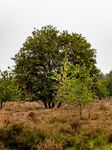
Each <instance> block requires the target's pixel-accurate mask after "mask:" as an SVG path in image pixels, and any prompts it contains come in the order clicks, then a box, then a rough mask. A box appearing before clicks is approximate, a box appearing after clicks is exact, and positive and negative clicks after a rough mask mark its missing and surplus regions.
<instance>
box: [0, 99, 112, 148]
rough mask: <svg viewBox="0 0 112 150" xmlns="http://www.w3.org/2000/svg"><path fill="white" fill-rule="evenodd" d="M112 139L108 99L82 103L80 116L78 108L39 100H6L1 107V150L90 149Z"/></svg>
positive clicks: (103, 146) (111, 111)
mask: <svg viewBox="0 0 112 150" xmlns="http://www.w3.org/2000/svg"><path fill="white" fill-rule="evenodd" d="M89 117H90V118H89ZM104 141H105V142H104ZM111 143H112V102H111V101H109V100H108V101H106V100H103V101H98V100H95V101H93V102H92V104H91V105H90V106H85V107H84V108H83V117H82V119H80V115H79V112H78V110H77V108H75V107H73V106H70V105H67V104H62V106H61V107H60V108H56V107H55V108H53V109H45V108H44V106H43V104H42V103H41V102H39V103H36V102H32V103H30V102H25V103H22V102H18V103H15V102H7V103H6V105H5V106H4V107H3V109H1V110H0V150H1V149H3V150H5V149H6V148H7V149H12V150H14V149H16V150H66V149H67V148H69V147H74V149H76V148H77V149H78V150H92V149H95V148H96V147H97V148H99V149H105V147H106V144H109V147H110V146H111ZM107 146H108V145H107Z"/></svg>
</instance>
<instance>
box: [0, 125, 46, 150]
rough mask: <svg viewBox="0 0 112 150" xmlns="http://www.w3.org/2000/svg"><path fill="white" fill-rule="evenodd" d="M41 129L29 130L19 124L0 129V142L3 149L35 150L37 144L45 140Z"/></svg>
mask: <svg viewBox="0 0 112 150" xmlns="http://www.w3.org/2000/svg"><path fill="white" fill-rule="evenodd" d="M45 136H46V135H45V133H44V131H43V129H41V128H40V129H37V128H35V127H33V128H30V127H28V126H24V124H23V123H21V124H18V123H16V124H12V125H8V126H6V127H4V128H3V129H0V140H1V141H2V142H4V143H5V146H4V147H5V148H11V149H16V150H23V149H24V150H31V149H33V150H37V144H38V143H40V142H41V141H44V139H45Z"/></svg>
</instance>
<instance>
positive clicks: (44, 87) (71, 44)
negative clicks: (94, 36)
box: [12, 25, 97, 107]
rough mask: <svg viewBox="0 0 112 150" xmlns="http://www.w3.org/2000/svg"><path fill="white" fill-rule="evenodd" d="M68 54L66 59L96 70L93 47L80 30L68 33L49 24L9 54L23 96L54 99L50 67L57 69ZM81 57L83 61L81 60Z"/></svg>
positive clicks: (51, 69) (49, 100)
mask: <svg viewBox="0 0 112 150" xmlns="http://www.w3.org/2000/svg"><path fill="white" fill-rule="evenodd" d="M65 54H67V55H68V62H69V63H72V64H73V65H76V64H77V65H79V66H82V65H83V62H84V63H85V66H86V67H87V68H90V64H91V62H92V63H93V68H92V70H91V75H93V74H96V73H97V68H96V66H95V64H96V60H95V58H96V55H95V54H96V50H95V49H91V44H90V43H87V41H86V40H85V38H84V37H82V36H81V35H79V34H76V33H72V34H69V33H68V32H67V31H63V32H59V31H58V30H56V28H55V27H53V26H51V25H48V26H46V27H42V29H41V30H38V29H37V30H36V29H35V30H34V31H33V32H32V37H31V36H29V37H28V38H27V39H26V41H25V43H24V44H23V47H22V48H21V49H20V50H19V52H18V53H17V54H16V55H15V57H14V58H12V59H13V60H14V61H15V64H16V65H15V69H14V73H15V78H16V83H17V84H18V85H19V88H21V89H22V96H23V98H25V97H29V98H30V99H31V100H36V99H37V98H38V99H40V100H42V101H43V102H44V104H45V106H46V107H47V102H49V104H50V102H51V101H53V98H54V97H53V95H55V93H56V89H55V88H54V85H55V84H57V82H56V81H55V80H52V79H51V78H49V77H51V76H52V75H53V71H55V72H57V73H59V72H60V67H61V66H62V60H63V58H64V57H65ZM82 60H83V61H82Z"/></svg>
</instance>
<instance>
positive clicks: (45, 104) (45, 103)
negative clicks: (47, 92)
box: [43, 101, 47, 109]
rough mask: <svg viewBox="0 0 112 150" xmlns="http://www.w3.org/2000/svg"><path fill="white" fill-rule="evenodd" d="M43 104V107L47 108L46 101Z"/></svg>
mask: <svg viewBox="0 0 112 150" xmlns="http://www.w3.org/2000/svg"><path fill="white" fill-rule="evenodd" d="M43 104H44V106H45V108H46V109H47V102H46V101H44V102H43Z"/></svg>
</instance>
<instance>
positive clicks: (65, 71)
mask: <svg viewBox="0 0 112 150" xmlns="http://www.w3.org/2000/svg"><path fill="white" fill-rule="evenodd" d="M91 69H92V65H91V67H90V69H89V70H87V67H86V66H85V64H84V63H83V66H82V67H80V66H79V65H76V66H74V65H73V64H69V63H68V60H67V58H66V57H65V59H64V61H63V67H61V73H60V74H57V73H56V72H55V77H53V78H55V79H56V80H57V81H59V83H60V84H59V86H57V87H56V88H57V95H56V100H57V101H59V102H65V103H68V104H73V105H75V106H76V107H77V108H78V110H79V112H80V118H81V117H82V107H83V106H84V105H85V104H90V102H91V100H92V95H93V93H92V91H91V86H92V84H93V77H91V76H90V71H91Z"/></svg>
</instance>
